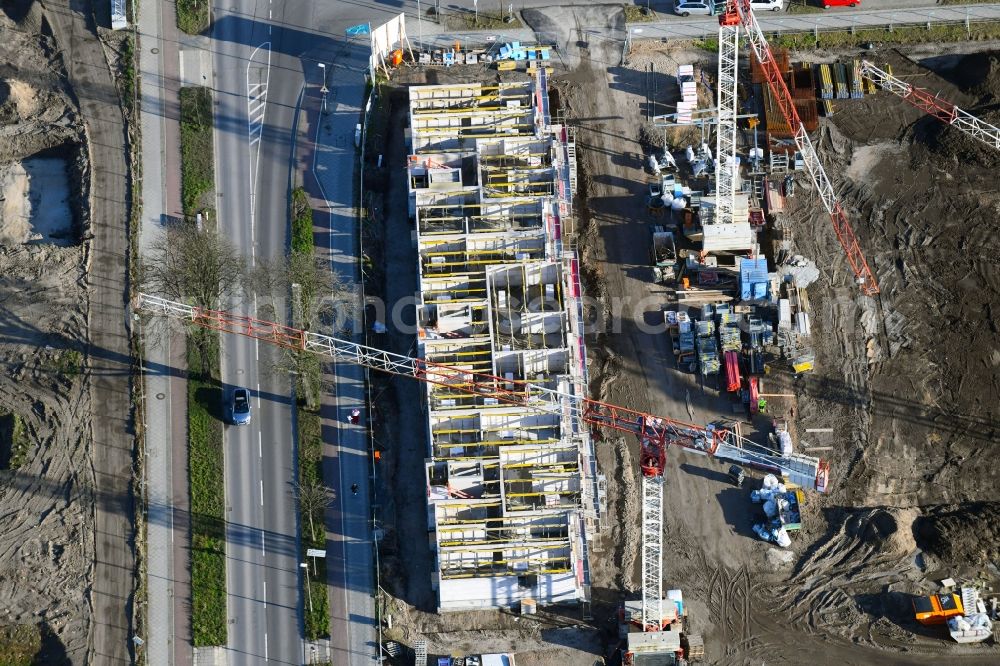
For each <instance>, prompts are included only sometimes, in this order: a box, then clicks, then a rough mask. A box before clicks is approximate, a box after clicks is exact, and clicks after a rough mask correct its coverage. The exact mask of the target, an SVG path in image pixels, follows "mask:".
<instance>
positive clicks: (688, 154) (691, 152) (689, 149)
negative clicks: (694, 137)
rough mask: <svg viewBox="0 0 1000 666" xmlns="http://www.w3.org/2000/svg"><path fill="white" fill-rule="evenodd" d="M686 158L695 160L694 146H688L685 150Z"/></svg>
mask: <svg viewBox="0 0 1000 666" xmlns="http://www.w3.org/2000/svg"><path fill="white" fill-rule="evenodd" d="M684 159H686V160H687V161H688V162H694V148H692V147H691V146H688V147H687V148H686V149H685V150H684Z"/></svg>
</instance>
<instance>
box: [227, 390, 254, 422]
mask: <svg viewBox="0 0 1000 666" xmlns="http://www.w3.org/2000/svg"><path fill="white" fill-rule="evenodd" d="M229 410H230V422H231V423H232V424H233V425H247V424H248V423H250V391H248V390H247V389H245V388H238V389H235V390H234V391H233V399H232V402H231V403H230V406H229Z"/></svg>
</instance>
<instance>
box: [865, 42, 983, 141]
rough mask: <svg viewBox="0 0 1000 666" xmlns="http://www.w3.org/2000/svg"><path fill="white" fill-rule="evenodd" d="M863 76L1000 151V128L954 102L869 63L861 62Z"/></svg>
mask: <svg viewBox="0 0 1000 666" xmlns="http://www.w3.org/2000/svg"><path fill="white" fill-rule="evenodd" d="M861 76H863V77H864V78H866V79H868V80H870V81H871V82H872V83H874V84H875V85H877V86H878V87H879V88H882V89H883V90H888V91H889V92H891V93H893V94H895V95H899V96H900V97H902V98H903V99H904V100H906V101H907V102H909V103H910V104H912V105H913V106H915V107H916V108H918V109H920V110H921V111H923V112H925V113H929V114H930V115H932V116H934V117H935V118H937V119H938V120H940V121H941V122H943V123H947V124H948V125H951V126H953V127H957V128H958V129H960V130H962V131H963V132H965V133H966V134H968V135H969V136H971V137H972V138H974V139H978V140H980V141H982V142H983V143H985V144H986V145H988V146H992V147H993V148H996V149H997V150H1000V128H998V127H995V126H994V125H991V124H989V123H988V122H985V121H983V120H980V119H979V118H976V117H975V116H974V115H972V114H971V113H968V112H966V111H963V110H962V109H960V108H958V107H957V106H955V105H954V104H952V103H951V102H949V101H947V100H943V99H941V98H940V97H938V96H937V95H932V94H931V93H930V92H929V91H927V90H924V89H923V88H917V87H916V86H911V85H910V84H909V83H906V82H905V81H900V80H899V79H897V78H896V77H895V76H893V75H892V74H891V73H890V72H887V71H885V70H883V69H879V68H878V67H876V66H875V65H873V64H872V63H870V62H869V61H867V60H862V61H861Z"/></svg>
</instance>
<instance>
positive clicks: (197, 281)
mask: <svg viewBox="0 0 1000 666" xmlns="http://www.w3.org/2000/svg"><path fill="white" fill-rule="evenodd" d="M245 266H246V262H245V261H244V259H243V257H241V256H240V255H239V253H238V252H237V251H236V248H234V247H233V245H232V243H230V242H229V241H228V240H226V239H225V238H223V237H222V236H220V235H219V234H218V233H215V232H213V231H198V229H197V228H196V227H195V226H194V225H193V224H187V223H181V224H176V225H172V226H170V227H168V228H167V232H166V233H165V234H164V235H163V237H162V238H161V239H160V240H159V241H157V242H156V244H155V245H154V246H153V248H152V252H151V253H150V256H149V259H148V260H146V261H145V262H143V263H142V265H141V266H140V284H141V285H142V288H143V289H144V290H148V291H150V292H153V293H156V294H160V295H162V296H164V297H166V298H170V299H173V300H175V301H183V302H185V303H191V304H192V305H196V306H198V307H201V308H211V309H218V308H219V304H220V303H221V302H222V300H223V299H225V298H228V297H230V296H234V295H236V294H237V293H238V291H239V287H240V284H241V283H242V281H243V275H244V273H245Z"/></svg>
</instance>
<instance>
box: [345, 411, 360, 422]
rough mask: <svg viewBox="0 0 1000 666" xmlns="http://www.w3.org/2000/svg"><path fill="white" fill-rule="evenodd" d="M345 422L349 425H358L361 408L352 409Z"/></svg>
mask: <svg viewBox="0 0 1000 666" xmlns="http://www.w3.org/2000/svg"><path fill="white" fill-rule="evenodd" d="M347 422H348V423H350V424H351V425H358V424H359V423H361V410H360V409H352V410H351V415H350V416H348V417H347Z"/></svg>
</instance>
